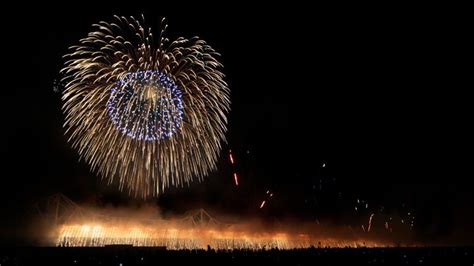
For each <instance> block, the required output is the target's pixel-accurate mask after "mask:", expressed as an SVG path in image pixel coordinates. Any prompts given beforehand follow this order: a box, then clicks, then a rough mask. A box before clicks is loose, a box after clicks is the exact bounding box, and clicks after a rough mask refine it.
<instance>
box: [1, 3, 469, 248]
mask: <svg viewBox="0 0 474 266" xmlns="http://www.w3.org/2000/svg"><path fill="white" fill-rule="evenodd" d="M221 5H222V6H220V5H215V6H214V7H213V8H215V9H211V8H205V7H203V6H200V8H195V7H189V9H187V10H186V11H184V9H185V7H186V5H185V4H182V5H171V4H169V5H168V4H164V3H158V2H156V3H153V4H151V3H147V4H145V3H142V4H140V3H136V5H133V3H127V4H124V5H119V4H103V5H99V4H98V3H93V4H89V3H74V4H71V6H52V7H50V8H47V7H44V6H30V5H25V6H24V7H21V8H20V7H18V8H13V7H11V9H10V10H5V11H4V12H7V13H10V14H9V15H10V16H11V18H10V16H8V17H7V16H5V17H4V19H5V22H4V23H3V25H2V35H3V37H2V46H5V47H4V48H2V50H3V55H2V64H3V70H2V72H3V73H2V76H3V78H2V84H1V87H2V100H3V101H2V103H1V104H0V106H1V107H0V108H1V112H0V114H2V131H1V137H0V139H1V143H2V145H1V146H2V148H1V158H2V159H1V165H2V175H1V179H0V208H1V213H2V219H1V220H0V223H1V224H2V227H3V228H4V229H5V228H11V227H18V221H19V219H21V218H20V217H22V214H23V213H24V210H25V209H27V208H28V206H30V205H31V204H32V203H34V202H35V201H37V200H38V199H39V198H41V197H45V196H48V195H51V194H53V193H56V192H61V193H64V194H65V195H67V196H68V197H70V198H71V199H73V200H75V201H78V202H95V203H97V204H113V205H115V206H138V205H140V204H142V202H141V201H140V200H136V199H130V198H129V197H128V196H127V195H125V194H122V193H117V192H116V191H115V189H114V188H107V187H106V186H104V185H103V184H102V183H101V182H100V181H99V179H98V177H97V176H96V175H95V174H94V173H91V172H89V169H88V166H87V165H86V164H85V163H84V162H78V155H77V153H76V152H75V151H74V150H72V149H71V148H70V146H69V145H68V143H67V141H66V138H65V137H64V136H63V129H62V120H63V114H62V112H61V101H60V93H56V92H54V91H53V82H54V80H57V79H59V78H60V77H61V76H60V75H59V70H60V68H61V67H62V63H63V61H62V58H61V56H62V55H63V54H64V53H66V52H67V48H68V47H69V46H71V45H74V44H75V43H76V42H77V40H78V39H80V38H82V37H84V36H85V35H86V34H87V32H88V31H89V30H91V25H92V24H93V23H96V22H98V21H100V20H111V19H112V15H114V14H119V15H125V16H128V15H134V16H136V17H138V16H139V15H140V14H142V13H143V14H144V15H145V19H146V21H147V24H148V25H149V26H151V27H152V28H154V30H155V31H158V26H159V22H160V20H161V17H162V16H166V17H167V19H168V23H169V28H168V36H169V38H170V39H173V38H175V37H177V36H184V37H191V36H194V35H198V36H200V37H201V38H203V39H204V40H206V41H207V42H208V43H209V44H210V45H211V46H213V47H214V48H215V49H216V50H217V51H218V52H219V53H220V54H221V55H222V56H221V61H222V62H223V64H224V66H225V68H224V73H225V74H226V81H227V82H228V84H229V86H230V88H231V91H232V93H231V100H232V111H231V113H230V114H229V121H230V122H229V131H228V145H227V147H226V148H225V149H224V151H223V152H222V155H221V159H220V162H219V170H218V171H217V172H215V173H213V174H212V175H210V176H209V177H207V178H206V180H205V181H204V182H203V183H200V184H198V183H196V184H193V185H192V186H190V187H186V188H179V189H171V190H170V191H167V192H166V193H165V194H164V195H161V196H160V197H158V198H157V199H151V200H149V202H152V203H156V204H157V205H158V206H159V207H160V208H161V209H162V210H163V212H164V213H166V212H172V213H181V212H183V211H185V210H187V209H192V208H197V207H203V206H204V207H206V208H209V209H212V210H214V211H216V212H223V213H226V214H234V215H240V216H243V217H258V218H262V219H264V220H267V221H275V220H279V219H284V218H288V217H291V218H294V219H301V220H304V221H306V220H311V219H314V218H317V217H318V218H323V219H328V220H330V221H331V222H334V223H338V224H351V223H357V222H356V220H357V219H359V218H357V216H353V215H352V214H349V211H352V209H353V202H354V201H355V199H357V198H363V199H366V200H368V201H369V202H370V204H371V205H374V206H385V208H386V209H387V210H392V211H393V212H397V211H401V210H403V208H405V209H410V210H412V211H413V212H414V213H416V214H417V216H418V217H417V222H416V227H415V230H416V231H417V233H419V236H420V237H421V238H428V239H435V238H439V237H443V236H448V235H451V234H455V233H456V232H463V231H464V232H469V231H472V230H470V226H471V224H472V222H473V220H474V215H473V207H472V204H474V198H473V194H472V186H471V185H470V184H471V181H470V179H471V178H472V176H473V175H472V170H471V167H470V166H471V164H472V157H473V156H472V149H471V148H472V145H471V144H472V141H471V137H472V130H471V126H472V95H471V94H472V93H471V92H470V90H472V81H471V79H470V77H471V76H472V74H471V71H470V69H471V67H470V66H471V64H472V56H471V54H472V51H471V50H472V42H471V41H470V38H469V37H470V36H469V35H472V34H471V31H470V30H468V29H466V28H467V24H466V19H465V17H463V16H462V15H457V14H456V13H455V12H452V11H450V10H442V8H441V11H440V10H437V11H432V10H430V9H429V8H428V7H424V8H421V9H419V10H416V11H413V10H412V11H409V10H411V9H407V10H403V9H402V10H401V11H399V10H394V9H392V8H380V9H377V11H372V9H369V8H365V7H359V8H358V9H355V8H353V7H342V6H341V7H331V8H326V7H324V8H318V7H312V6H292V7H289V6H278V7H272V8H270V7H265V6H264V7H259V8H257V7H255V6H252V5H248V6H244V5H242V6H239V7H235V6H223V5H224V4H221ZM229 148H231V149H232V150H233V153H234V155H235V158H236V161H237V166H236V169H237V172H238V173H239V176H240V186H239V187H238V188H236V187H235V186H234V184H233V179H232V171H233V169H232V167H231V166H230V165H229V163H228V159H227V158H228V157H227V152H228V149H229ZM323 163H324V164H326V167H324V168H323V167H322V165H323ZM320 183H323V184H324V187H323V189H322V191H321V190H318V189H315V187H316V188H317V187H318V186H319V184H320ZM267 190H271V191H272V192H273V193H274V194H275V195H274V198H273V199H272V200H271V201H270V202H268V205H267V207H266V208H264V209H259V208H258V207H259V205H260V202H261V201H262V200H263V199H264V198H265V191H267ZM338 193H341V196H340V197H339V199H338V200H336V199H335V198H337V197H334V195H338ZM402 205H403V206H404V207H401V206H402ZM361 219H362V218H361ZM363 219H366V218H365V217H364V218H363ZM464 238H465V239H468V240H469V239H471V241H472V239H473V238H470V237H469V234H468V233H466V234H464Z"/></svg>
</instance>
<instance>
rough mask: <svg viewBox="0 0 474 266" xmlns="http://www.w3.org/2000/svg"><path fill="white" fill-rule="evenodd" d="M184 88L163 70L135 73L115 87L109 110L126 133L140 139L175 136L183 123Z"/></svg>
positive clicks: (110, 115)
mask: <svg viewBox="0 0 474 266" xmlns="http://www.w3.org/2000/svg"><path fill="white" fill-rule="evenodd" d="M183 109H184V108H183V97H182V92H181V89H180V88H179V86H178V85H176V83H175V82H174V80H173V79H172V78H170V77H169V76H168V75H167V74H165V73H163V72H161V71H159V70H146V71H137V72H131V73H127V74H126V75H124V76H123V77H122V78H120V79H119V80H118V81H117V82H116V83H115V85H114V86H113V87H112V88H111V91H110V97H109V99H108V101H107V112H108V115H109V117H110V119H111V121H112V123H113V124H114V125H115V126H116V128H117V130H119V131H120V132H121V133H122V134H124V135H127V136H128V137H130V138H133V139H136V140H145V141H154V140H161V139H168V138H170V137H172V136H173V135H174V134H175V133H176V132H177V131H178V129H179V128H180V127H181V124H182V122H183Z"/></svg>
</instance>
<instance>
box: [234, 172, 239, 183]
mask: <svg viewBox="0 0 474 266" xmlns="http://www.w3.org/2000/svg"><path fill="white" fill-rule="evenodd" d="M234 182H235V185H236V186H238V185H239V178H238V177H237V173H234Z"/></svg>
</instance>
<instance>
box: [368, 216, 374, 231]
mask: <svg viewBox="0 0 474 266" xmlns="http://www.w3.org/2000/svg"><path fill="white" fill-rule="evenodd" d="M373 217H374V214H373V213H372V214H371V215H370V217H369V226H368V227H367V232H370V228H371V227H372V218H373Z"/></svg>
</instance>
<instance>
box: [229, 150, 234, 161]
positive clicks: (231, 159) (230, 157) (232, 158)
mask: <svg viewBox="0 0 474 266" xmlns="http://www.w3.org/2000/svg"><path fill="white" fill-rule="evenodd" d="M229 160H230V163H231V164H234V156H232V150H229Z"/></svg>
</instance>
